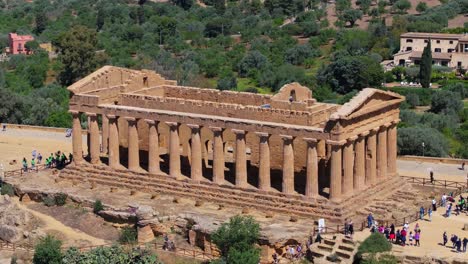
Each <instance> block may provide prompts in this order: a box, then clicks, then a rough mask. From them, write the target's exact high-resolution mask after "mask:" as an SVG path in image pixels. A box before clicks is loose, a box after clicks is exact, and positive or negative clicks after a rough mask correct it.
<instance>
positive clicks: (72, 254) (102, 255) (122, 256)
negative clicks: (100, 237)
mask: <svg viewBox="0 0 468 264" xmlns="http://www.w3.org/2000/svg"><path fill="white" fill-rule="evenodd" d="M78 263H80V264H81V263H133V264H149V263H151V264H161V262H160V261H159V260H158V257H157V256H156V255H154V254H152V253H151V252H150V251H147V250H145V249H139V248H134V249H131V250H125V249H124V248H123V247H121V246H118V245H114V246H112V247H98V248H95V249H92V250H90V251H87V252H80V251H78V249H76V248H70V249H68V250H67V251H66V252H65V253H64V255H63V264H78Z"/></svg>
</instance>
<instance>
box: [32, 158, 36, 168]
mask: <svg viewBox="0 0 468 264" xmlns="http://www.w3.org/2000/svg"><path fill="white" fill-rule="evenodd" d="M35 168H36V160H35V159H31V170H34V169H35Z"/></svg>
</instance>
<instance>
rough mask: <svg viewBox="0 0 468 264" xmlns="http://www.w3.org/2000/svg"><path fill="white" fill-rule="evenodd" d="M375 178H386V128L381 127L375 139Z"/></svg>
mask: <svg viewBox="0 0 468 264" xmlns="http://www.w3.org/2000/svg"><path fill="white" fill-rule="evenodd" d="M377 149H378V150H377V178H385V177H387V127H386V126H382V127H380V130H379V132H378V138H377Z"/></svg>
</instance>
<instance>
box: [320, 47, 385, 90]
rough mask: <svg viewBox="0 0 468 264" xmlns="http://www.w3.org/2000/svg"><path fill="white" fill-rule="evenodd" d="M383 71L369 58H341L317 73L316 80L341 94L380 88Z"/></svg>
mask: <svg viewBox="0 0 468 264" xmlns="http://www.w3.org/2000/svg"><path fill="white" fill-rule="evenodd" d="M383 78H384V71H383V68H382V66H381V65H380V63H378V62H377V61H375V60H374V59H372V58H371V57H369V56H341V57H339V58H337V59H335V60H334V61H333V62H332V63H330V64H329V65H328V66H326V67H325V68H323V69H321V70H320V71H319V74H318V76H317V80H318V81H319V83H321V84H328V85H330V86H331V88H332V89H333V90H334V91H336V92H338V93H341V94H346V93H349V92H351V91H352V90H362V88H365V87H376V86H380V85H381V83H382V81H383Z"/></svg>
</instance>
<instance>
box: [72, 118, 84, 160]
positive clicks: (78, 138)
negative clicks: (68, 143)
mask: <svg viewBox="0 0 468 264" xmlns="http://www.w3.org/2000/svg"><path fill="white" fill-rule="evenodd" d="M70 113H71V114H72V116H73V127H72V141H73V161H74V162H75V164H80V163H82V162H83V138H82V135H81V133H82V132H81V119H80V117H81V113H80V112H78V111H70Z"/></svg>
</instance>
